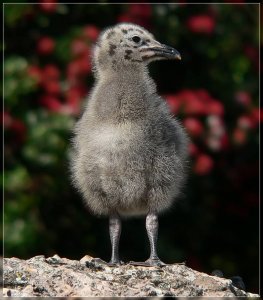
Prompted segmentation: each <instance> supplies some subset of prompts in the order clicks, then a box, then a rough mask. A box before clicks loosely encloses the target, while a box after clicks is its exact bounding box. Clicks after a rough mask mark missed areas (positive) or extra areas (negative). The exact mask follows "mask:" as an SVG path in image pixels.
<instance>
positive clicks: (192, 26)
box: [187, 15, 215, 34]
mask: <svg viewBox="0 0 263 300" xmlns="http://www.w3.org/2000/svg"><path fill="white" fill-rule="evenodd" d="M187 26H188V28H189V30H191V31H192V32H194V33H205V34H211V33H212V32H213V31H214V28H215V20H214V18H212V17H211V16H209V15H197V16H193V17H190V19H188V21H187Z"/></svg>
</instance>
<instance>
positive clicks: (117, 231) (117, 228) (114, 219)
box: [109, 213, 121, 266]
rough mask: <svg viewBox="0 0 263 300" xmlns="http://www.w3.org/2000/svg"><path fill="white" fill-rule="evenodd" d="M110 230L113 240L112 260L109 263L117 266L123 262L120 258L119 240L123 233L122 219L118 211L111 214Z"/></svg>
mask: <svg viewBox="0 0 263 300" xmlns="http://www.w3.org/2000/svg"><path fill="white" fill-rule="evenodd" d="M109 231H110V240H111V249H112V252H111V260H110V262H109V265H112V266H115V265H118V264H121V262H120V259H119V240H120V235H121V219H120V216H119V215H118V214H117V213H114V214H112V215H110V218H109Z"/></svg>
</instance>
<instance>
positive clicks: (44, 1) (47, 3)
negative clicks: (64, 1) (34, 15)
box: [39, 0, 57, 13]
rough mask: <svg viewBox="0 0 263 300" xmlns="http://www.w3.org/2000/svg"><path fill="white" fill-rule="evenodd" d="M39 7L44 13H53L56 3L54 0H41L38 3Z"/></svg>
mask: <svg viewBox="0 0 263 300" xmlns="http://www.w3.org/2000/svg"><path fill="white" fill-rule="evenodd" d="M39 7H40V9H41V10H42V11H44V12H46V13H53V12H55V11H56V9H57V3H56V1H54V0H53V1H51V0H41V3H39Z"/></svg>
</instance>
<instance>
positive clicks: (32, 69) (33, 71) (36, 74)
mask: <svg viewBox="0 0 263 300" xmlns="http://www.w3.org/2000/svg"><path fill="white" fill-rule="evenodd" d="M27 73H28V75H29V76H30V77H32V78H34V79H35V80H36V82H37V83H40V82H41V78H42V71H41V69H40V68H39V67H38V66H34V65H32V66H29V67H28V69H27Z"/></svg>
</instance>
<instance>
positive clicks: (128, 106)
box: [71, 23, 188, 266]
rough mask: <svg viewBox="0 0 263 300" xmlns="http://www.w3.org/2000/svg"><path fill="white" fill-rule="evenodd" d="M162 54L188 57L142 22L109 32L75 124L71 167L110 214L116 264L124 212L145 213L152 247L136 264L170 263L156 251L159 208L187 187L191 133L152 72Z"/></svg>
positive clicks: (91, 202)
mask: <svg viewBox="0 0 263 300" xmlns="http://www.w3.org/2000/svg"><path fill="white" fill-rule="evenodd" d="M163 59H170V60H180V59H181V56H180V54H179V52H178V51H177V50H175V49H174V48H172V47H170V46H167V45H164V44H161V43H159V42H158V41H156V40H155V38H154V36H153V35H152V34H151V33H149V32H148V31H147V30H145V29H144V28H142V27H140V26H138V25H135V24H129V23H121V24H117V25H116V26H113V27H111V28H109V29H107V30H105V31H104V32H102V33H101V35H100V37H99V39H98V42H97V44H96V45H95V47H94V52H93V63H94V74H95V79H96V81H95V84H94V87H93V90H92V92H91V94H90V96H89V100H88V102H87V105H86V108H85V110H84V113H83V115H82V117H81V118H80V119H79V120H78V122H77V123H76V126H75V129H74V138H73V151H72V159H71V172H72V178H73V183H74V184H75V186H76V187H77V189H78V190H79V191H80V193H81V194H82V195H83V198H84V200H85V203H86V204H87V206H88V208H89V210H90V211H91V212H92V213H94V214H96V215H106V216H109V232H110V239H111V245H112V256H111V260H110V262H109V265H117V264H120V263H121V262H120V258H119V239H120V234H121V217H127V216H137V215H141V216H146V231H147V234H148V238H149V242H150V250H151V251H150V258H149V259H148V260H146V261H145V262H132V263H133V264H137V265H144V266H162V265H164V263H163V262H162V261H161V260H160V259H159V258H158V255H157V250H156V243H157V235H158V214H159V213H161V212H163V211H165V210H167V209H168V208H169V207H171V205H172V204H173V202H174V201H175V199H176V198H177V197H178V195H179V194H180V192H181V190H182V187H183V185H184V182H185V178H186V173H187V172H186V169H187V156H188V155H187V154H188V151H187V149H188V137H187V135H186V133H185V131H184V129H183V128H182V126H181V125H180V123H179V122H178V121H177V120H176V119H175V118H173V117H172V116H171V114H170V112H169V108H168V107H167V104H166V103H165V101H164V99H162V98H161V97H160V96H159V95H158V94H157V92H156V86H155V83H154V81H153V80H152V79H151V77H150V76H149V74H148V68H147V66H148V64H149V63H150V62H152V61H155V60H163Z"/></svg>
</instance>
